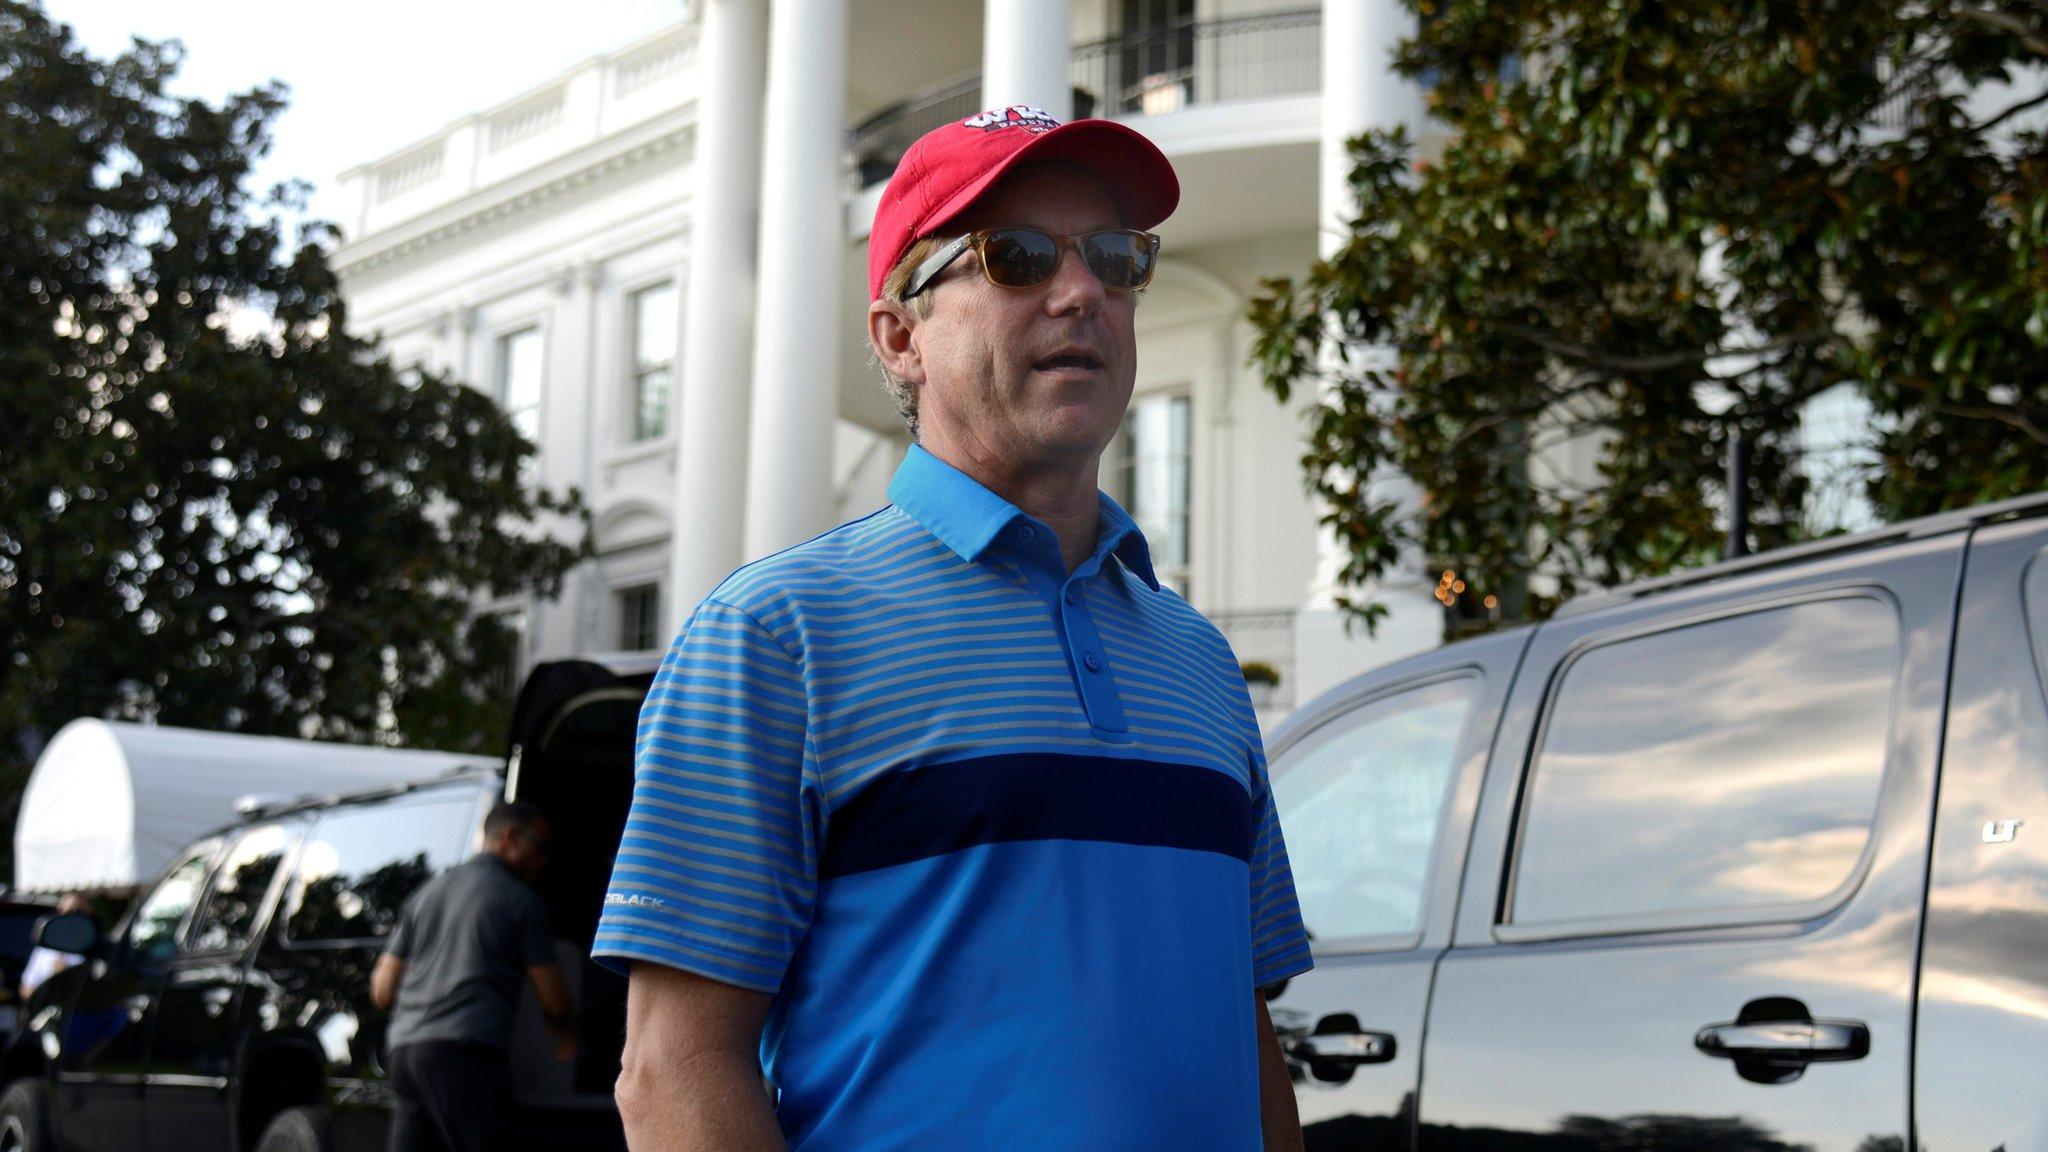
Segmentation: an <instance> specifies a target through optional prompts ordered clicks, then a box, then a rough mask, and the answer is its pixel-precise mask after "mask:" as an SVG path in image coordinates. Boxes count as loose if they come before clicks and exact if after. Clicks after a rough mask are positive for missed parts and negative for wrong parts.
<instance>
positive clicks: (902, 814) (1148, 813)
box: [819, 753, 1253, 876]
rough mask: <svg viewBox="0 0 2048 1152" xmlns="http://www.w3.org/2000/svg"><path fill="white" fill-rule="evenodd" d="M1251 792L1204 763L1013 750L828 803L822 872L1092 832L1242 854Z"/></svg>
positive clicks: (902, 774)
mask: <svg viewBox="0 0 2048 1152" xmlns="http://www.w3.org/2000/svg"><path fill="white" fill-rule="evenodd" d="M1252 824H1253V820H1252V808H1251V798H1250V797H1249V796H1247V795H1246V794H1245V790H1244V786H1243V785H1242V784H1240V783H1238V782H1237V781H1236V780H1235V779H1233V778H1231V777H1230V776H1227V775H1225V774H1223V773H1221V772H1218V771H1216V770H1214V769H1211V768H1204V767H1199V766H1195V765H1189V764H1173V763H1165V762H1160V761H1154V760H1138V759H1123V758H1119V757H1111V756H1066V755H1057V754H1046V753H1018V754H1011V755H1002V756H982V757H976V758H973V759H968V760H955V761H947V762H944V763H938V764H926V765H921V766H917V767H912V768H909V769H907V770H899V771H895V772H890V773H887V774H885V775H883V776H882V777H881V778H879V779H877V780H874V781H872V782H871V783H869V784H868V785H867V786H866V787H864V788H862V789H861V790H860V792H859V793H858V794H856V795H855V796H853V797H852V798H851V799H850V800H848V801H847V802H846V803H845V804H844V805H842V806H841V807H839V808H838V809H836V810H834V811H833V813H832V816H831V821H830V825H829V829H828V831H827V832H826V835H825V851H824V854H823V857H822V859H821V860H820V861H819V871H820V873H821V875H823V876H847V875H851V874H853V873H856V872H870V871H874V870H875V869H878V868H888V867H891V866H894V865H897V864H907V863H910V862H911V861H914V860H926V859H930V858H932V857H934V856H943V855H945V854H946V853H949V852H957V851H959V850H960V849H963V848H971V847H975V846H977V845H983V844H999V843H1008V842H1013V841H1020V840H1093V841H1101V842H1106V843H1111V844H1132V845H1141V846H1149V847H1158V848H1185V849H1189V850H1191V851H1196V852H1215V853H1219V854H1221V855H1224V856H1228V857H1230V858H1231V859H1233V860H1238V861H1241V862H1249V861H1250V860H1251V855H1252V848H1253V845H1252V836H1253V827H1252Z"/></svg>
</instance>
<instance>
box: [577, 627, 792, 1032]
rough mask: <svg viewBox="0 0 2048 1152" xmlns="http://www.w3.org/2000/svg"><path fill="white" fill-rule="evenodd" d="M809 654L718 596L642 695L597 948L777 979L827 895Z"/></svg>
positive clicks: (608, 954)
mask: <svg viewBox="0 0 2048 1152" xmlns="http://www.w3.org/2000/svg"><path fill="white" fill-rule="evenodd" d="M807 718H808V709H807V707H806V696H805V692H804V683H803V676H802V672H801V669H800V667H799V665H798V663H797V661H796V659H795V658H794V657H793V656H791V655H790V652H789V650H788V649H787V648H786V647H784V645H783V644H782V642H781V641H780V640H779V639H777V638H776V637H775V636H774V635H773V634H771V633H770V632H769V631H768V630H767V629H766V628H764V627H763V626H762V625H761V624H760V623H759V622H758V621H757V620H755V619H754V617H752V616H751V615H749V614H748V613H746V612H744V611H742V610H740V609H738V608H734V607H732V606H730V605H726V604H723V603H720V602H718V601H715V600H707V601H705V602H704V603H703V605H701V606H700V607H699V608H698V609H697V611H696V612H695V613H694V614H693V615H692V616H691V618H690V622H689V623H688V624H686V625H684V628H683V632H682V635H681V636H680V637H678V638H677V640H676V642H675V644H674V645H673V646H672V647H671V648H670V649H669V653H668V656H667V658H666V659H665V660H664V661H663V662H662V666H661V670H660V671H659V672H657V673H656V674H655V678H654V684H653V686H652V687H651V688H650V689H649V691H648V694H647V701H646V703H645V704H644V705H642V707H641V709H640V730H639V736H638V740H637V742H636V744H635V749H634V757H633V760H634V769H633V802H632V807H631V809H630V811H629V812H628V814H627V817H626V827H625V832H624V834H623V836H622V837H621V839H620V842H619V853H618V857H617V860H616V862H615V864H614V865H613V870H612V880H611V886H610V888H609V889H608V890H607V891H606V893H605V899H604V912H603V915H602V917H601V918H600V920H599V922H598V929H597V938H596V941H595V943H594V944H593V946H592V949H591V954H592V955H593V956H594V957H595V958H596V959H597V960H598V961H599V962H600V963H603V964H605V966H607V967H609V968H612V969H613V970H615V971H619V972H625V971H627V970H628V969H629V967H630V965H631V963H632V962H633V961H636V960H644V961H651V962H653V963H656V964H663V965H667V966H669V967H672V968H680V969H683V970H685V971H688V972H693V973H696V974H697V975H700V976H705V977H708V978H710V979H713V980H719V981H722V982H725V983H728V984H734V985H737V986H739V987H742V988H749V989H753V990H755V991H759V992H773V991H775V990H776V988H777V987H778V986H780V984H781V982H782V976H783V972H784V970H785V969H786V968H787V967H788V965H789V961H790V958H791V957H792V956H793V955H794V954H795V952H796V947H797V944H798V942H799V941H801V940H802V939H803V936H804V933H805V932H806V931H808V930H809V927H810V920H811V908H812V902H813V900H814V898H815V896H816V894H817V855H818V845H817V833H816V827H817V825H816V823H815V821H814V819H813V817H814V815H815V810H816V804H817V800H816V796H817V792H816V789H815V787H814V786H813V785H814V783H815V781H814V780H813V779H812V776H811V772H810V769H809V767H808V766H807V762H806V756H805V750H806V747H807V743H806V732H807Z"/></svg>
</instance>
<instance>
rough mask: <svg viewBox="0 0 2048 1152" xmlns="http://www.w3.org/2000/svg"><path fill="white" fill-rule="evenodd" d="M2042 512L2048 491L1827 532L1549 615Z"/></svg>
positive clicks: (1589, 597)
mask: <svg viewBox="0 0 2048 1152" xmlns="http://www.w3.org/2000/svg"><path fill="white" fill-rule="evenodd" d="M2041 515H2048V491H2042V492H2035V493H2032V494H2030V495H2026V496H2015V497H2013V498H2012V499H2010V500H2000V501H1998V502H1996V503H1993V504H1978V505H1976V506H1974V507H1970V508H1958V509H1956V510H1954V511H1952V512H1937V513H1935V514H1934V515H1932V516H1921V517H1918V518H1917V519H1913V520H1901V521H1899V522H1898V523H1896V524H1887V525H1885V526H1883V527H1881V528H1874V529H1872V530H1870V531H1868V532H1858V533H1855V534H1853V535H1850V534H1845V535H1841V536H1829V537H1827V538H1825V539H1821V540H1813V541H1809V542H1807V543H1804V544H1793V545H1790V546H1788V547H1785V548H1774V549H1772V550H1770V551H1768V552H1758V553H1756V554H1754V555H1750V556H1741V557H1737V558H1735V559H1733V560H1723V561H1721V562H1720V563H1718V564H1708V565H1706V566H1704V567H1700V568H1688V569H1686V570H1685V571H1683V572H1673V573H1670V574H1668V575H1664V576H1656V577H1652V578H1650V579H1647V580H1637V581H1633V582H1631V583H1628V584H1620V585H1616V586H1615V587H1613V588H1602V589H1599V590H1596V591H1592V592H1587V593H1584V594H1583V595H1580V596H1575V597H1573V598H1572V599H1570V600H1568V601H1566V602H1565V603H1564V605H1563V606H1561V607H1560V608H1558V610H1557V611H1556V612H1555V613H1553V614H1552V616H1551V618H1552V619H1563V618H1565V617H1568V616H1579V615H1583V614H1585V613H1587V612H1593V611H1597V610H1598V609H1601V608H1606V607H1610V606H1612V605H1614V604H1617V603H1621V602H1624V601H1628V600H1635V599H1640V598H1641V597H1644V596H1648V595H1652V594H1654V593H1658V592H1666V591H1669V590H1671V589H1674V588H1684V587H1688V586H1690V585H1694V584H1705V583H1707V582H1709V581H1713V580H1725V579H1727V578H1729V577H1731V576H1738V575H1742V574H1744V573H1748V572H1757V571H1761V570H1763V569H1767V568H1779V567H1785V566H1788V565H1793V564H1801V563H1805V562H1806V561H1809V560H1818V559H1821V558H1823V557H1827V556H1838V555H1841V554H1842V553H1845V552H1857V551H1863V550H1865V549H1870V548H1880V547H1883V546H1885V545H1887V544H1898V543H1903V542H1905V541H1907V540H1920V539H1924V538H1926V537H1929V536H1940V535H1945V534H1947V533H1950V532H1959V531H1962V530H1964V529H1968V528H1976V527H1979V526H1981V525H1984V524H1992V523H1997V522H1999V521H2002V520H2019V519H2024V518H2027V517H2030V516H2041Z"/></svg>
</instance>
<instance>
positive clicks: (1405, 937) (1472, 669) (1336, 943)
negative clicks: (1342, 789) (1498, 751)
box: [1267, 663, 1497, 959]
mask: <svg viewBox="0 0 2048 1152" xmlns="http://www.w3.org/2000/svg"><path fill="white" fill-rule="evenodd" d="M1461 680H1462V681H1469V682H1470V684H1471V698H1470V703H1469V706H1468V708H1467V710H1466V715H1465V724H1464V727H1463V728H1461V729H1460V730H1459V732H1458V737H1457V740H1456V742H1455V743H1454V744H1453V745H1452V748H1451V765H1450V777H1449V779H1448V781H1447V783H1446V786H1445V788H1444V794H1443V798H1442V799H1441V800H1440V801H1439V802H1438V808H1437V815H1436V819H1437V826H1436V837H1435V840H1434V842H1433V843H1432V844H1431V845H1430V852H1429V865H1428V871H1427V873H1426V874H1425V875H1424V877H1423V881H1422V891H1421V893H1420V894H1419V898H1418V900H1417V905H1416V907H1417V919H1416V924H1415V930H1414V931H1412V932H1386V933H1377V934H1373V935H1362V936H1317V937H1314V938H1313V939H1311V940H1310V941H1309V951H1310V953H1311V955H1313V956H1315V957H1316V958H1317V959H1322V958H1324V957H1330V956H1360V955H1372V954H1378V953H1397V952H1411V951H1414V950H1415V949H1417V948H1419V947H1421V946H1422V942H1423V940H1424V939H1425V938H1426V937H1427V935H1428V933H1429V927H1430V923H1429V921H1430V915H1431V909H1432V908H1434V907H1435V905H1436V902H1437V898H1438V896H1439V894H1440V892H1441V890H1442V889H1441V885H1444V884H1447V883H1448V884H1450V885H1451V886H1452V887H1453V888H1455V887H1456V886H1457V885H1458V884H1459V883H1460V881H1461V880H1462V873H1461V870H1459V869H1453V868H1447V866H1446V865H1447V864H1448V863H1450V861H1447V860H1446V856H1447V854H1449V853H1450V852H1451V851H1452V849H1451V847H1450V845H1451V843H1452V841H1454V840H1457V841H1458V842H1459V847H1458V848H1457V849H1456V851H1457V852H1458V854H1459V855H1462V854H1463V851H1464V847H1463V841H1462V839H1461V838H1460V837H1454V836H1452V835H1450V834H1449V833H1450V832H1451V831H1452V829H1451V828H1450V814H1451V812H1452V811H1453V810H1454V809H1455V808H1456V807H1457V804H1458V796H1459V792H1460V776H1461V775H1462V774H1463V773H1464V771H1465V770H1466V767H1467V761H1468V759H1469V754H1468V752H1469V742H1470V740H1471V739H1472V734H1473V726H1474V725H1475V724H1477V723H1479V722H1480V720H1481V719H1482V718H1487V717H1489V716H1491V715H1492V713H1491V712H1490V710H1489V707H1488V686H1487V682H1486V669H1485V667H1484V666H1482V665H1480V664H1476V663H1473V664H1464V663H1461V664H1454V665H1450V666H1448V667H1444V668H1435V669H1431V670H1429V671H1428V672H1425V673H1423V674H1422V675H1419V676H1416V677H1415V678H1413V679H1408V680H1400V681H1395V682H1393V683H1390V684H1384V685H1380V686H1377V687H1375V688H1372V689H1371V690H1369V691H1367V692H1365V693H1363V694H1361V695H1359V696H1356V697H1354V698H1352V699H1348V700H1346V701H1345V702H1344V704H1343V706H1342V708H1341V709H1340V710H1338V711H1336V712H1333V713H1331V714H1330V715H1329V716H1327V717H1324V718H1322V719H1320V720H1318V721H1317V722H1316V723H1315V726H1314V727H1312V728H1308V729H1305V730H1303V731H1300V732H1297V733H1292V734H1290V736H1289V738H1288V740H1287V742H1286V744H1285V745H1283V746H1279V747H1277V748H1275V749H1274V751H1273V754H1272V757H1271V762H1270V763H1269V764H1268V765H1267V775H1268V776H1269V778H1271V779H1275V780H1277V779H1278V777H1279V775H1280V771H1281V770H1282V769H1283V768H1284V767H1285V766H1286V764H1287V762H1289V761H1291V760H1292V759H1293V758H1294V757H1297V756H1302V755H1306V754H1308V753H1310V752H1314V751H1316V750H1318V749H1320V748H1322V747H1324V746H1325V745H1326V744H1328V743H1329V742H1330V741H1333V740H1338V739H1342V738H1343V737H1344V736H1347V735H1349V734H1351V733H1352V732H1354V731H1355V730H1356V729H1357V727H1358V723H1359V720H1360V715H1361V713H1363V712H1364V711H1366V710H1367V709H1369V708H1372V707H1374V706H1376V705H1379V704H1382V703H1384V702H1386V701H1388V700H1392V699H1394V698H1395V697H1397V696H1404V695H1407V694H1408V693H1410V692H1417V691H1422V690H1425V689H1429V688H1436V687H1440V686H1442V685H1445V684H1450V683H1454V682H1457V681H1461ZM1494 722H1495V723H1496V724H1497V720H1496V721H1494ZM1490 734H1491V733H1490V732H1489V736H1490ZM1271 786H1272V784H1271V783H1270V782H1269V784H1268V787H1271ZM1275 807H1276V809H1277V807H1278V806H1277V805H1276V806H1275ZM1276 816H1277V817H1278V818H1279V820H1280V824H1281V828H1282V831H1283V833H1284V832H1285V829H1286V816H1285V814H1284V813H1279V812H1277V811H1276ZM1288 867H1289V870H1290V871H1292V870H1293V868H1294V860H1293V853H1291V852H1290V853H1289V860H1288ZM1447 873H1450V875H1449V876H1448V879H1446V874H1447Z"/></svg>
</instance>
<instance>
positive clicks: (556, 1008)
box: [526, 964, 576, 1061]
mask: <svg viewBox="0 0 2048 1152" xmlns="http://www.w3.org/2000/svg"><path fill="white" fill-rule="evenodd" d="M526 978H527V979H528V980H531V981H533V998H534V999H535V1000H538V1001H540V1014H541V1015H542V1016H544V1017H546V1018H547V1022H548V1032H549V1033H550V1034H551V1035H553V1036H554V1038H555V1059H557V1060H563V1061H567V1060H574V1059H575V1058H576V1002H575V1000H574V999H572V998H571V997H570V995H569V980H568V978H567V977H565V976H563V975H562V966H561V965H559V964H535V965H533V966H532V967H530V968H528V969H527V970H526Z"/></svg>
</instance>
